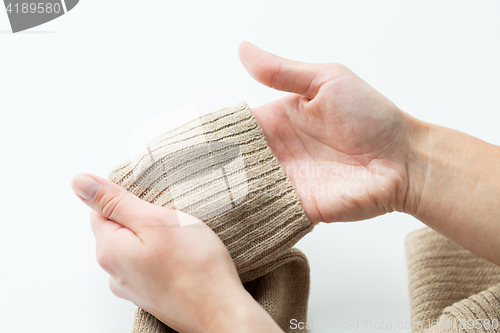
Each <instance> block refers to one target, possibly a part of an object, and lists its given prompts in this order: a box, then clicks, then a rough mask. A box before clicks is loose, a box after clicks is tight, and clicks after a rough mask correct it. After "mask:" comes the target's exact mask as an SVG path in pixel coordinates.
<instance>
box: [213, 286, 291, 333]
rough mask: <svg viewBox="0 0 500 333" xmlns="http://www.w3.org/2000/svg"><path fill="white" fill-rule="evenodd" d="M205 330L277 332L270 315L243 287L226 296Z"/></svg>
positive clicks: (279, 330)
mask: <svg viewBox="0 0 500 333" xmlns="http://www.w3.org/2000/svg"><path fill="white" fill-rule="evenodd" d="M208 326H209V327H208V330H206V332H217V333H226V332H228V333H229V332H231V333H247V332H248V333H251V332H273V333H274V332H279V333H282V332H283V331H282V330H281V329H280V328H279V326H278V325H277V324H276V322H275V321H274V320H273V319H272V318H271V316H270V315H269V314H268V313H267V312H266V311H265V310H264V309H263V308H262V307H261V306H260V305H259V304H258V303H257V302H256V301H255V300H254V299H253V298H252V296H251V295H250V294H249V293H248V292H247V291H246V290H244V289H243V287H242V290H241V292H238V293H235V294H233V295H232V296H231V298H227V301H226V302H225V306H224V307H221V308H220V309H218V311H217V312H216V313H215V314H214V315H213V316H212V318H211V320H210V323H209V325H208Z"/></svg>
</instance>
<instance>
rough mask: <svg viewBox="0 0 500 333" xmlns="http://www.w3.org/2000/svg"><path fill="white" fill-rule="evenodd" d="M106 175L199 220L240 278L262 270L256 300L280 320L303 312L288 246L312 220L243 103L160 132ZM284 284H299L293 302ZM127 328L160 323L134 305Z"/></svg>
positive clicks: (149, 329)
mask: <svg viewBox="0 0 500 333" xmlns="http://www.w3.org/2000/svg"><path fill="white" fill-rule="evenodd" d="M109 179H110V180H111V181H112V182H114V183H116V184H118V185H120V186H122V187H124V188H125V189H127V190H128V191H130V192H132V193H133V194H135V195H136V196H138V197H140V198H142V199H143V200H146V201H148V202H151V203H153V204H156V205H160V206H163V207H167V208H172V209H177V210H181V211H183V212H186V213H188V214H191V215H193V216H196V217H198V218H200V219H201V220H203V221H204V222H205V223H206V224H207V225H208V226H209V227H210V228H212V230H214V232H215V233H216V234H217V235H218V236H219V238H220V239H221V240H222V241H223V242H224V244H225V246H226V247H227V249H228V250H229V253H230V254H231V256H232V258H233V261H234V263H235V266H236V269H237V270H238V273H239V274H240V278H242V281H243V282H248V281H250V277H251V280H256V279H259V278H261V277H264V276H265V279H262V280H261V281H260V282H259V283H258V284H257V283H255V284H252V286H254V287H255V286H256V285H259V286H261V287H260V289H259V288H256V287H255V288H254V290H257V289H258V290H260V291H259V293H258V294H256V295H254V296H255V297H256V299H258V300H259V299H260V302H262V303H261V304H262V305H263V306H264V308H266V306H265V304H266V302H270V303H269V304H272V306H268V307H267V308H266V310H267V311H268V312H269V313H271V315H273V314H274V316H273V318H275V319H277V322H278V321H279V324H280V325H282V324H281V323H284V322H285V319H286V318H284V317H285V316H289V315H291V316H294V317H291V318H288V319H287V321H289V320H290V319H292V318H295V317H301V316H302V317H304V318H305V312H306V311H307V297H308V290H309V289H308V288H309V270H308V265H307V260H305V257H304V255H303V254H300V252H297V251H296V250H290V251H289V249H290V248H291V247H292V246H293V245H294V244H295V243H296V242H297V241H298V240H299V239H300V238H302V237H303V236H304V235H305V234H307V233H308V232H309V231H311V230H312V224H311V222H310V220H309V219H308V218H307V216H306V215H305V212H304V210H303V209H302V206H301V204H300V201H299V198H298V196H297V194H296V192H295V189H294V187H293V185H292V184H291V182H290V181H289V179H288V177H287V176H286V174H285V172H284V170H283V169H282V167H281V166H280V164H279V162H278V160H277V159H276V157H275V156H274V155H273V153H272V151H271V149H270V148H269V146H268V145H267V142H266V140H265V137H264V135H263V133H262V130H261V129H260V127H259V125H258V123H257V121H256V120H255V118H254V116H253V114H252V112H251V111H250V109H249V108H248V106H247V105H246V103H240V104H238V105H235V106H233V107H231V108H227V109H223V110H220V111H217V112H214V113H211V114H208V115H205V116H202V117H200V118H199V119H197V120H194V121H191V122H189V123H187V124H185V125H183V126H181V127H179V128H176V129H174V130H171V131H168V132H167V133H164V134H162V135H161V136H159V137H158V138H156V139H155V140H154V141H153V142H151V143H150V145H149V147H148V149H146V150H144V152H143V153H142V154H140V155H139V156H138V157H136V158H134V159H133V160H131V161H128V162H125V163H123V164H122V165H120V166H118V167H117V168H115V170H113V172H112V173H111V174H110V176H109ZM287 253H288V254H287ZM269 267H272V270H269ZM283 281H287V282H283ZM291 285H294V286H295V287H296V288H295V289H296V290H299V291H300V292H299V293H298V295H299V296H298V298H297V297H295V299H294V301H293V302H295V304H292V302H291V301H290V299H293V297H292V298H289V297H288V298H287V297H285V296H283V294H284V293H288V292H292V291H293V289H290V288H289V286H291ZM273 288H275V289H273ZM266 293H267V294H266ZM276 293H278V294H279V295H278V294H276ZM264 294H266V295H267V296H262V295H264ZM259 295H261V296H259ZM259 297H260V298H259ZM280 302H283V303H280ZM303 304H305V306H304V305H303ZM292 305H293V306H296V307H297V311H299V312H297V311H294V310H293V309H292V308H293V307H292ZM280 307H286V309H281V310H280V309H279V308H280ZM280 311H281V312H280ZM282 314H286V315H282ZM295 319H298V318H295ZM282 327H283V326H282ZM133 332H136V333H139V332H140V333H153V332H154V333H160V332H168V330H167V328H166V326H165V325H163V324H161V323H160V322H159V321H158V320H156V319H155V318H154V317H152V316H151V315H149V314H148V313H147V312H145V311H142V310H140V309H139V310H138V312H137V314H136V321H135V324H134V328H133Z"/></svg>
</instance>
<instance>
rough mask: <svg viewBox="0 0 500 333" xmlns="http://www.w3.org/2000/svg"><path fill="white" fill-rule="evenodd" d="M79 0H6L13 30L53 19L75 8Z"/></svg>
mask: <svg viewBox="0 0 500 333" xmlns="http://www.w3.org/2000/svg"><path fill="white" fill-rule="evenodd" d="M78 2H79V0H40V1H30V0H4V4H5V10H6V11H7V15H8V17H9V21H10V26H11V28H12V32H13V33H16V32H20V31H24V30H28V29H31V28H33V27H36V26H39V25H42V24H44V23H47V22H49V21H52V20H54V19H56V18H58V17H60V16H62V15H64V14H66V13H68V12H69V11H70V10H72V9H73V8H75V6H76V5H77V4H78Z"/></svg>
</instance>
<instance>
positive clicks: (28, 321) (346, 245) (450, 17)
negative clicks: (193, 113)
mask: <svg viewBox="0 0 500 333" xmlns="http://www.w3.org/2000/svg"><path fill="white" fill-rule="evenodd" d="M9 29H10V26H9V22H8V18H7V14H6V13H5V12H4V11H3V9H2V10H0V30H2V33H0V171H1V174H0V175H1V177H2V178H1V191H0V193H1V194H0V196H1V197H0V199H1V201H0V204H1V231H0V232H1V233H0V237H1V241H0V256H1V265H0V323H1V326H2V328H1V330H2V332H9V333H11V332H16V333H17V332H29V333H33V332H37V333H41V332H50V333H56V332H75V333H76V332H81V333H88V332H128V331H129V330H130V326H131V323H132V316H133V311H134V308H135V307H134V306H133V305H132V304H129V303H127V302H126V301H123V300H120V299H117V298H115V297H114V296H113V295H112V294H111V292H110V291H109V290H108V285H107V276H106V274H105V273H104V272H103V271H102V270H101V269H100V268H99V266H98V265H97V264H96V262H95V258H94V256H95V249H94V247H95V243H94V239H93V235H92V233H91V230H90V227H89V221H88V215H89V209H88V208H87V207H85V206H84V205H83V204H82V203H81V202H79V200H78V199H77V198H76V197H75V195H74V194H73V193H72V191H71V189H70V181H71V178H72V177H73V176H74V175H75V174H77V173H79V172H90V173H94V174H97V175H100V176H104V177H105V176H107V175H108V173H109V171H110V170H111V169H112V168H113V167H114V166H115V165H116V164H118V163H120V162H121V161H123V160H125V159H126V158H128V150H127V140H128V135H129V133H130V132H131V131H132V130H133V129H134V128H135V127H136V126H137V125H139V124H140V123H142V122H144V121H147V120H148V119H151V118H153V117H155V116H158V115H160V114H162V113H163V112H166V111H169V110H173V109H176V108H179V107H182V106H186V105H190V104H195V105H196V106H197V107H198V110H200V112H203V113H205V112H210V111H215V110H217V109H218V108H221V107H225V106H230V105H232V104H235V103H237V102H239V101H240V100H246V101H247V102H248V103H249V104H250V105H251V106H259V105H261V104H264V103H266V102H269V101H272V100H275V99H277V98H280V97H281V96H284V93H282V92H276V91H273V90H271V89H269V88H266V87H264V86H261V85H259V84H258V83H257V82H255V81H253V80H252V78H251V77H250V76H249V75H248V74H247V73H246V72H245V70H244V68H243V67H242V66H241V64H240V62H239V59H238V55H237V49H238V45H239V44H240V42H241V41H243V40H248V41H251V42H253V43H255V44H257V45H258V46H260V47H262V48H264V49H266V50H268V51H271V52H273V53H276V54H278V55H281V56H284V57H286V58H291V59H297V60H301V61H307V62H340V63H343V64H345V65H347V66H348V67H350V68H351V69H352V70H353V71H354V72H356V73H357V74H358V75H359V76H361V77H362V78H363V79H365V80H366V81H367V82H369V83H370V84H371V85H373V86H374V87H375V88H377V89H378V90H379V91H381V92H382V93H383V94H385V95H386V96H388V97H389V98H390V99H392V100H393V101H394V102H395V103H396V104H397V105H398V106H399V107H400V108H402V109H403V110H405V111H407V112H409V113H411V114H412V115H414V116H416V117H418V118H420V119H423V120H425V121H429V122H433V123H437V124H441V125H444V126H448V127H452V128H455V129H458V130H461V131H464V132H467V133H469V134H472V135H474V136H477V137H479V138H481V139H483V140H486V141H489V142H491V143H495V144H500V131H499V130H498V129H499V124H500V99H499V96H500V93H499V91H500V80H499V78H500V2H498V1H435V0H432V1H418V2H417V1H400V0H394V1H314V2H305V1H303V2H298V1H275V2H271V1H255V0H252V1H246V2H245V3H242V2H236V1H226V2H219V1H197V2H190V1H151V0H142V1H129V0H123V1H97V0H82V1H81V2H80V4H78V6H77V7H75V8H74V9H73V10H72V11H71V12H69V13H68V14H67V15H64V16H63V17H61V18H59V19H57V20H54V21H53V22H49V23H47V24H45V25H42V26H39V27H36V28H34V29H32V30H30V31H28V32H26V33H20V34H11V33H9V32H8V31H9ZM457 145H460V142H457ZM419 227H421V224H420V222H418V221H416V220H414V219H413V218H412V217H409V216H405V215H403V214H398V213H393V214H390V215H387V216H383V217H379V218H376V219H374V220H370V221H365V222H358V223H345V224H341V223H338V224H331V225H320V226H318V227H317V228H316V229H315V230H314V232H313V233H311V234H309V235H308V236H306V237H305V238H304V239H303V240H302V241H300V243H299V244H298V247H299V248H301V249H302V250H303V251H305V252H306V254H307V255H308V257H309V259H310V263H311V276H312V285H311V297H310V301H309V310H310V311H309V320H310V321H312V322H316V323H323V322H324V321H325V320H327V321H333V322H334V323H335V322H337V323H345V322H347V323H348V322H349V321H350V320H352V321H357V320H367V321H371V322H372V323H376V322H381V321H384V323H387V322H391V323H392V324H393V325H396V323H398V322H407V321H409V320H410V315H409V313H410V312H409V311H410V310H409V299H408V292H407V272H406V262H405V252H404V244H403V242H404V237H405V235H406V234H407V233H408V232H409V231H410V230H413V229H416V228H419ZM330 331H332V330H321V329H317V330H314V331H313V332H314V333H318V332H330ZM340 331H342V330H340ZM344 331H352V330H349V329H345V330H344ZM358 331H360V332H367V331H370V330H368V329H366V328H365V327H360V328H359V329H358ZM373 331H381V330H373ZM392 331H394V332H397V331H398V330H392ZM403 331H405V332H407V330H403Z"/></svg>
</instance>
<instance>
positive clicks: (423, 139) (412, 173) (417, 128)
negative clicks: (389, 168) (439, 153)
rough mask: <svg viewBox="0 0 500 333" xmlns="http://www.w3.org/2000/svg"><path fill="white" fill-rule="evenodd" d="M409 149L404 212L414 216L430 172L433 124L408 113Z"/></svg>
mask: <svg viewBox="0 0 500 333" xmlns="http://www.w3.org/2000/svg"><path fill="white" fill-rule="evenodd" d="M407 117H408V119H407V123H408V150H407V158H406V169H407V177H408V178H407V187H406V196H405V200H404V204H403V212H404V213H407V214H410V215H412V216H415V217H416V215H417V212H418V210H419V207H420V204H421V201H422V196H423V191H424V187H425V183H426V180H427V177H428V174H429V170H430V167H429V160H430V152H431V135H432V132H433V125H431V124H429V123H426V122H424V121H421V120H419V119H416V118H414V117H411V116H410V115H407Z"/></svg>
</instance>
